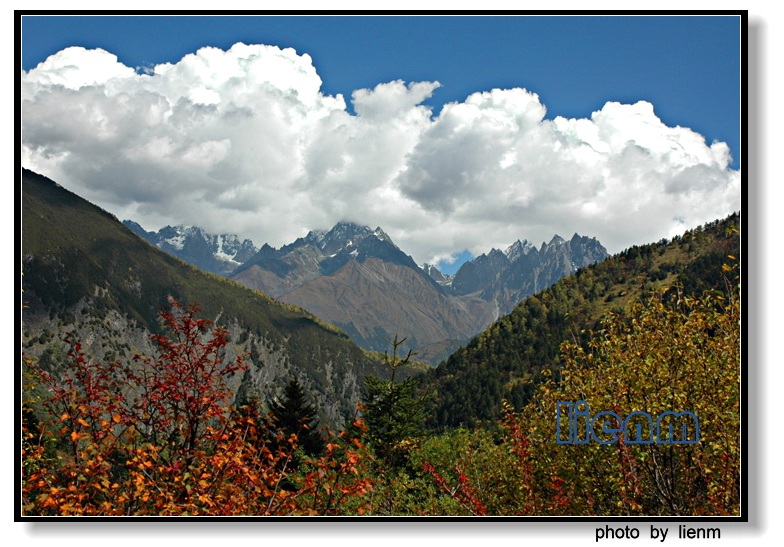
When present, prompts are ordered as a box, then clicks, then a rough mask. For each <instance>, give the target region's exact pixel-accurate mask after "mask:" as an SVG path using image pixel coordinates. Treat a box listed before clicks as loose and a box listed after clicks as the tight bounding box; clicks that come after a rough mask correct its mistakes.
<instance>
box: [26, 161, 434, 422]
mask: <svg viewBox="0 0 784 547" xmlns="http://www.w3.org/2000/svg"><path fill="white" fill-rule="evenodd" d="M21 179H22V180H21V188H22V204H21V205H22V257H21V258H22V272H23V275H22V278H21V280H22V289H23V292H22V351H23V355H24V357H25V358H30V359H37V360H38V361H39V363H40V364H41V365H42V366H45V367H46V368H47V369H48V370H50V371H53V372H56V371H57V370H58V369H59V367H63V366H67V363H68V352H69V347H68V344H67V343H66V342H65V341H64V340H65V338H66V333H70V335H71V336H72V337H74V338H75V339H76V340H78V341H79V343H80V344H81V345H82V347H83V349H84V351H85V353H86V354H87V356H88V357H89V358H90V359H93V360H96V361H105V362H110V361H115V360H120V361H123V362H131V361H132V359H133V356H134V355H136V354H139V355H151V353H152V352H153V351H154V348H153V345H152V343H151V341H150V334H152V333H160V332H161V331H162V325H161V324H160V322H159V317H158V314H159V312H160V311H161V310H162V309H166V308H168V307H169V299H170V298H175V299H177V300H179V301H180V302H181V303H183V304H192V303H193V304H197V305H198V307H199V308H200V309H201V314H200V315H201V317H204V318H206V319H209V320H211V321H212V322H214V323H215V324H216V325H220V326H225V327H226V328H227V330H228V331H229V333H230V334H231V340H230V343H229V345H228V348H227V352H228V353H227V357H228V358H232V357H233V356H236V355H239V354H245V355H247V356H248V359H249V361H250V366H249V368H248V370H247V372H246V373H245V374H244V376H243V375H241V376H236V377H234V378H233V379H232V384H231V385H232V389H233V390H234V391H235V396H236V397H237V398H238V399H239V398H242V397H258V399H259V400H261V401H270V400H273V399H274V398H276V397H280V396H282V394H283V392H284V389H285V387H286V385H287V384H288V382H289V381H290V380H291V379H292V378H296V379H297V380H298V381H299V383H300V385H301V386H302V387H303V389H305V390H306V391H307V393H308V395H309V398H310V400H311V401H312V402H313V404H314V405H315V406H317V407H318V409H319V417H320V419H321V421H322V423H324V424H327V425H330V426H332V427H338V426H339V425H340V424H341V423H342V422H343V420H344V418H345V417H346V416H351V415H353V413H354V412H355V410H356V404H357V402H358V401H359V399H360V397H361V390H362V385H363V381H364V378H365V376H367V375H368V374H372V375H374V376H378V377H381V378H386V377H389V371H388V370H387V368H386V367H385V366H384V364H383V358H381V357H379V356H377V355H372V354H370V353H369V352H367V351H364V350H362V349H361V348H359V347H357V346H356V345H355V344H354V343H353V342H352V341H351V340H350V339H349V338H348V337H347V336H346V335H345V333H343V332H341V331H339V330H338V329H336V328H335V327H334V326H332V325H329V324H327V323H325V322H324V321H322V320H320V319H319V318H317V317H315V316H313V315H312V314H310V313H308V312H306V311H304V310H302V309H301V308H297V307H295V306H291V305H288V304H285V303H283V302H278V301H275V300H273V299H271V298H270V297H268V296H267V295H265V294H263V293H260V292H258V291H254V290H251V289H248V288H246V287H243V286H241V285H239V284H237V283H235V282H232V281H230V280H228V279H226V278H223V277H220V276H217V275H214V274H211V273H208V272H204V271H203V270H200V269H198V268H195V267H193V266H191V265H189V264H186V263H185V262H183V261H182V260H179V259H177V258H175V257H173V256H171V255H169V254H167V253H165V252H163V251H162V250H161V249H159V248H157V247H155V246H153V245H150V244H148V243H147V242H146V241H144V240H142V239H141V238H140V237H138V236H137V235H136V234H135V233H133V232H132V231H131V230H129V229H128V228H126V226H124V225H123V224H121V223H120V222H119V221H118V220H117V219H116V218H115V217H114V216H113V215H111V214H109V213H107V212H106V211H104V210H102V209H100V208H99V207H97V206H95V205H93V204H91V203H89V202H87V201H85V200H84V199H82V198H81V197H79V196H77V195H76V194H74V193H72V192H70V191H68V190H66V189H65V188H63V187H61V186H59V185H58V184H56V183H55V182H54V181H52V180H50V179H48V178H46V177H44V176H41V175H38V174H36V173H33V172H32V171H29V170H23V172H22V177H21ZM418 371H421V368H420V369H416V368H414V367H408V368H407V369H406V370H402V371H399V372H398V373H399V374H400V373H401V372H402V374H403V376H410V375H411V374H414V373H416V372H418Z"/></svg>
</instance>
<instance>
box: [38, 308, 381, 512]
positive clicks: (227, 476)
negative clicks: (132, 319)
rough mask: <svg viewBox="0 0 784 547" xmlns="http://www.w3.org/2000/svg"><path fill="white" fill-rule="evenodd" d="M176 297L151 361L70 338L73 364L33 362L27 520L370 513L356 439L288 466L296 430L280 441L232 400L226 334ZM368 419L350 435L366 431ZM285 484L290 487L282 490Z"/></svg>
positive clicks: (261, 418)
mask: <svg viewBox="0 0 784 547" xmlns="http://www.w3.org/2000/svg"><path fill="white" fill-rule="evenodd" d="M198 311H199V310H198V309H197V308H196V307H195V306H190V307H187V308H185V307H183V306H182V305H180V304H179V303H178V302H176V301H172V306H171V310H170V311H167V312H165V313H162V314H161V318H162V320H163V323H164V325H165V327H166V329H167V332H166V334H164V335H155V336H154V341H155V343H156V345H157V348H158V351H157V353H156V355H155V356H154V357H153V358H146V357H141V356H137V357H135V358H134V359H133V361H132V362H130V363H122V362H119V361H116V362H109V363H102V362H90V361H89V360H88V359H87V358H86V357H85V354H84V352H83V350H82V347H81V345H80V344H79V342H78V341H76V340H73V339H69V340H68V342H69V344H70V347H71V351H70V353H69V355H68V363H66V364H65V366H64V367H62V368H61V369H60V370H58V371H54V372H47V371H45V370H43V369H41V368H39V367H37V366H36V364H35V363H34V362H32V361H31V360H27V361H26V363H25V367H26V371H25V394H26V400H25V402H24V404H23V415H24V419H23V439H22V444H23V446H22V452H23V453H22V508H23V513H24V514H25V515H62V516H69V515H179V516H182V515H297V514H322V515H330V514H340V512H341V511H342V510H344V508H345V507H348V506H350V507H352V510H353V511H356V512H361V511H362V510H363V507H362V503H361V501H356V502H355V503H353V504H349V503H347V499H348V498H352V497H356V498H361V497H362V496H364V495H365V494H366V493H367V492H369V491H370V489H371V488H372V485H371V482H370V481H369V480H368V479H367V478H365V477H364V476H363V474H362V473H360V471H361V469H362V465H363V461H364V459H365V458H366V457H367V456H366V454H365V452H364V446H363V444H362V442H361V441H360V440H359V437H358V436H357V435H351V434H349V433H348V432H343V433H341V434H339V435H335V436H334V438H333V439H332V440H331V442H329V443H328V444H327V448H326V450H325V452H324V453H323V454H322V455H320V456H319V457H311V458H305V459H304V460H303V459H302V457H300V461H301V463H300V465H299V466H298V469H297V471H296V473H294V472H292V470H291V469H290V468H289V466H288V464H289V462H291V461H292V458H293V457H294V453H295V451H296V450H297V448H298V446H297V443H298V441H297V437H296V435H291V436H290V437H289V438H286V439H283V438H279V437H275V435H276V430H275V429H274V428H273V427H272V426H271V424H270V422H269V418H268V417H267V416H266V415H262V414H261V413H260V412H259V409H257V408H252V407H245V408H241V409H235V408H233V407H232V406H231V397H232V391H231V390H230V389H229V386H228V384H227V380H228V379H229V378H230V377H231V376H232V375H234V374H237V373H241V372H242V371H244V370H245V368H246V366H247V364H246V360H245V357H244V356H242V355H240V356H237V357H235V358H228V357H227V353H228V352H227V344H228V340H229V337H228V334H227V333H226V331H225V330H224V329H222V328H218V327H213V325H212V324H211V323H210V322H209V321H207V320H204V319H199V318H197V313H198ZM362 427H363V426H362V424H361V423H360V422H357V423H355V424H354V427H353V428H352V431H355V432H357V431H358V432H361V430H362ZM284 485H285V486H286V487H285V488H284Z"/></svg>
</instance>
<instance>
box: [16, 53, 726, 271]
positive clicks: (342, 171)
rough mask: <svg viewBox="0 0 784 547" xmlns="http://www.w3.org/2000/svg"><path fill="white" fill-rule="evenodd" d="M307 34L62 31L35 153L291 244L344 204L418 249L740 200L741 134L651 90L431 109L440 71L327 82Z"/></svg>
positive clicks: (138, 201)
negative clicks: (736, 162) (568, 102)
mask: <svg viewBox="0 0 784 547" xmlns="http://www.w3.org/2000/svg"><path fill="white" fill-rule="evenodd" d="M321 84H322V81H321V78H320V77H319V75H318V73H317V71H316V68H315V67H314V66H313V63H312V59H311V58H310V57H309V56H308V55H306V54H298V53H297V52H295V51H294V50H292V49H280V48H278V47H275V46H266V45H246V44H241V43H239V44H236V45H234V46H233V47H232V48H230V49H229V50H228V51H223V50H221V49H217V48H212V47H205V48H202V49H200V50H198V51H197V52H195V53H193V54H190V55H187V56H185V57H184V58H183V59H182V60H180V61H179V62H177V63H167V64H162V65H158V66H155V67H154V68H152V69H150V70H148V71H146V72H144V73H139V72H137V71H136V70H134V69H132V68H130V67H126V66H124V65H123V64H122V63H120V62H119V61H118V60H117V57H116V56H115V55H113V54H111V53H109V52H106V51H103V50H86V49H84V48H79V47H71V48H67V49H64V50H62V51H60V52H58V53H56V54H55V55H52V56H51V57H49V58H48V59H47V60H46V61H44V62H43V63H41V64H39V65H38V66H37V67H36V68H34V69H32V70H30V71H29V72H25V73H23V74H22V109H23V110H22V154H23V164H24V165H25V166H26V167H28V168H30V169H32V170H34V171H37V172H39V173H42V174H45V175H47V176H49V177H51V178H53V179H54V180H56V181H57V182H59V183H60V184H62V185H64V186H66V187H68V188H69V189H71V190H73V191H75V192H77V193H79V194H80V195H82V196H83V197H85V198H86V199H89V200H90V201H93V202H94V203H96V204H98V205H100V206H102V207H104V208H106V209H107V210H109V211H111V212H112V213H114V214H115V215H116V216H118V217H119V218H121V219H123V218H130V219H133V220H136V221H137V222H139V223H141V224H142V225H143V226H145V227H146V228H147V229H157V228H159V227H160V226H162V225H164V224H177V223H184V224H193V225H197V226H201V227H203V228H205V229H207V230H209V231H212V232H233V233H236V234H238V235H239V236H241V237H249V238H251V239H253V240H254V242H256V244H259V245H260V244H262V243H265V242H266V243H270V244H272V245H275V246H280V245H283V244H285V243H288V242H291V241H293V239H295V238H296V237H299V236H302V235H304V234H305V233H307V231H308V230H310V229H325V228H329V227H331V226H332V225H333V224H334V223H336V222H337V221H339V220H351V221H355V222H358V223H362V224H367V225H369V226H371V227H375V226H381V227H382V228H383V229H384V230H385V231H387V232H388V233H389V234H390V235H391V236H392V238H393V239H394V240H395V242H396V243H397V244H398V245H399V246H400V247H401V248H403V249H404V250H405V251H407V252H409V253H411V254H412V255H413V256H414V258H415V259H416V260H417V261H418V262H420V263H423V262H431V263H432V262H435V261H437V259H439V258H443V257H448V256H450V255H451V254H452V253H455V252H458V251H462V250H463V249H468V250H469V251H471V252H472V253H474V254H480V253H482V252H486V251H488V250H489V249H490V247H491V246H495V247H497V248H505V247H506V246H507V245H509V244H510V243H511V242H512V241H514V240H516V239H528V240H529V241H533V242H535V243H540V242H542V241H549V240H550V238H551V237H552V235H553V234H555V233H558V234H560V235H562V236H564V237H570V236H571V235H572V233H574V232H578V233H580V234H581V235H589V236H596V237H597V238H598V239H599V240H600V241H601V242H602V243H604V244H605V246H606V247H607V248H608V249H609V250H610V251H611V252H617V251H620V250H622V249H623V248H625V247H628V246H630V245H633V244H641V243H646V242H651V241H656V240H658V239H661V238H662V237H669V236H672V235H675V234H677V233H680V232H682V231H683V230H685V229H687V228H690V227H693V226H696V225H697V224H701V223H704V222H707V221H710V220H713V219H716V218H720V217H723V216H726V215H727V214H729V213H731V212H733V211H735V210H739V209H740V174H739V173H738V172H737V171H735V170H732V169H730V167H729V165H730V161H731V159H730V150H729V149H728V147H727V146H726V144H724V143H712V144H708V143H706V142H705V139H704V138H703V137H702V136H701V135H699V134H698V133H696V132H694V131H692V130H690V129H688V128H683V127H668V126H667V125H666V124H664V123H663V122H662V121H661V120H660V119H659V118H658V117H657V115H656V113H655V110H654V105H651V104H650V103H647V102H642V101H641V102H637V103H636V104H619V103H614V102H608V103H607V104H606V105H605V106H604V107H603V108H602V109H601V110H599V111H597V112H594V113H593V114H592V115H591V117H590V118H584V119H566V118H562V117H555V118H554V119H548V118H547V116H546V114H547V111H546V108H545V105H543V104H542V103H541V101H540V100H539V97H538V95H537V94H536V93H533V92H531V91H529V90H526V89H522V88H514V89H505V90H501V89H493V90H490V91H478V92H477V93H474V94H472V95H470V96H469V97H467V98H466V99H465V101H464V102H462V103H450V104H447V105H445V106H444V107H443V109H442V111H441V112H440V113H439V114H438V115H437V116H434V114H433V112H432V111H431V109H430V108H429V107H427V106H425V105H424V104H423V103H424V101H426V100H427V99H428V98H429V97H431V96H432V95H433V94H434V93H438V87H439V83H438V82H413V83H406V82H403V81H391V82H380V83H379V84H378V85H376V86H375V87H374V88H373V89H359V90H356V91H355V92H354V93H353V94H352V98H351V100H352V103H353V107H354V108H353V112H354V113H353V114H352V113H350V112H349V111H348V109H347V107H346V103H345V100H344V98H343V97H342V96H340V95H338V96H329V95H325V94H323V93H322V92H321Z"/></svg>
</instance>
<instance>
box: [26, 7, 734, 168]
mask: <svg viewBox="0 0 784 547" xmlns="http://www.w3.org/2000/svg"><path fill="white" fill-rule="evenodd" d="M22 30H23V33H22V68H23V69H25V70H29V69H31V68H34V67H35V65H37V64H38V63H39V62H41V61H43V60H44V59H46V57H48V56H49V55H51V54H52V53H56V52H57V51H59V50H61V49H63V48H65V47H67V46H73V45H81V46H84V47H88V48H95V47H100V48H103V49H106V50H107V51H110V52H112V53H114V54H115V55H117V56H118V58H119V60H120V61H121V62H123V63H125V64H126V65H128V66H132V67H144V66H152V65H155V64H158V63H161V62H176V61H178V60H179V59H180V58H182V57H183V56H184V55H186V54H188V53H193V52H194V51H196V50H197V49H198V48H200V47H203V46H216V47H219V48H223V49H226V48H229V47H231V46H232V45H233V44H234V43H236V42H245V43H262V44H272V45H277V46H280V47H293V48H294V49H295V50H297V51H298V52H299V53H308V54H309V55H310V56H311V57H312V58H313V61H314V64H315V65H316V68H317V69H318V72H319V75H320V76H321V78H322V80H323V82H324V83H323V87H322V89H323V91H324V92H325V93H329V94H335V93H343V94H344V96H346V97H350V96H351V92H352V91H354V90H355V89H360V88H366V87H372V86H375V85H376V84H377V83H379V82H386V81H390V80H397V79H402V80H405V81H409V82H410V81H420V80H438V81H439V82H441V84H442V85H443V87H441V88H440V89H439V90H438V91H437V92H436V93H435V94H434V96H433V97H432V98H431V99H430V100H429V101H427V103H426V104H430V105H433V106H434V107H435V108H436V109H438V108H440V106H441V105H442V104H444V103H446V102H449V101H462V100H464V99H465V98H466V97H467V96H468V95H469V94H470V93H473V92H475V91H488V90H490V89H492V88H494V87H501V88H506V87H525V88H527V89H529V90H531V91H534V92H536V93H537V94H539V96H540V97H541V99H542V102H543V103H544V104H545V106H547V110H548V117H549V118H552V117H553V116H555V115H560V116H566V117H583V116H588V115H590V114H591V112H593V111H594V110H598V109H600V108H601V107H602V106H603V105H604V103H605V102H607V101H610V100H613V101H620V102H636V101H638V100H647V101H650V102H651V103H653V104H654V106H655V109H656V114H657V115H658V116H659V117H660V118H661V119H662V120H663V121H664V122H665V123H668V124H672V125H676V124H677V125H683V126H686V127H689V128H691V129H694V130H695V131H697V132H699V133H701V134H702V135H704V136H705V137H706V138H707V139H708V140H709V141H712V140H720V141H724V142H727V143H728V144H729V145H730V150H731V151H732V156H733V160H734V161H733V163H732V166H733V167H735V168H737V167H738V166H739V160H740V77H739V75H740V24H739V20H738V18H737V17H717V16H702V17H700V16H681V17H675V16H660V17H655V16H641V17H629V16H614V17H602V16H593V17H591V16H571V17H570V16H549V17H548V16H537V17H534V16H529V17H524V16H503V17H492V16H486V17H473V16H466V17H428V16H421V17H308V16H302V17H263V16H262V17H232V16H224V17H195V16H183V17H174V16H172V17H160V16H157V17H131V16H120V17H103V16H84V17H79V16H68V17H65V16H58V17H29V18H28V17H25V18H24V19H23V29H22Z"/></svg>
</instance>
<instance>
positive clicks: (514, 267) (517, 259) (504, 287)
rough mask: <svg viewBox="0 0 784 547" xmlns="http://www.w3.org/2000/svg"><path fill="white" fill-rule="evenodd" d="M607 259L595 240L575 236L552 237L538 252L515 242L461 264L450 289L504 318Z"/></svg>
mask: <svg viewBox="0 0 784 547" xmlns="http://www.w3.org/2000/svg"><path fill="white" fill-rule="evenodd" d="M608 257H609V254H608V253H607V249H605V248H604V246H603V245H602V244H601V243H599V242H598V241H597V240H596V238H589V237H584V236H580V235H578V234H576V233H575V234H574V235H573V236H572V238H571V239H570V240H569V241H566V240H564V239H563V238H562V237H560V236H558V235H555V236H553V238H552V239H551V240H550V242H549V243H544V242H542V245H541V246H540V247H539V249H537V248H536V247H535V246H534V245H532V244H531V243H530V242H529V241H528V240H522V241H521V240H519V239H518V240H517V241H515V242H514V243H512V244H511V245H510V246H509V247H507V249H506V250H505V251H500V250H498V249H491V250H490V252H488V253H486V254H482V255H480V256H478V257H477V258H475V259H474V260H472V261H469V262H466V263H464V264H463V265H462V266H461V267H460V269H459V270H458V271H457V272H456V273H455V275H454V276H453V277H452V279H451V283H449V287H450V289H451V291H452V292H453V293H454V294H457V295H470V294H476V295H477V296H479V297H480V298H482V299H483V300H487V301H491V302H495V303H496V304H497V305H498V308H499V310H500V313H501V315H505V314H507V313H510V312H511V311H512V310H513V309H514V307H515V306H517V304H519V303H520V301H521V300H522V299H523V298H525V297H527V296H531V295H532V294H535V293H537V292H539V291H541V290H543V289H546V288H547V287H549V286H551V285H552V284H553V283H555V282H556V281H558V280H559V279H561V278H562V277H564V276H566V275H571V274H573V273H575V272H576V271H577V270H579V269H580V268H584V267H586V266H590V265H591V264H595V263H597V262H601V261H602V260H605V259H606V258H608ZM431 271H432V270H431ZM439 273H440V272H439ZM431 275H432V274H431ZM434 279H436V277H434Z"/></svg>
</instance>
